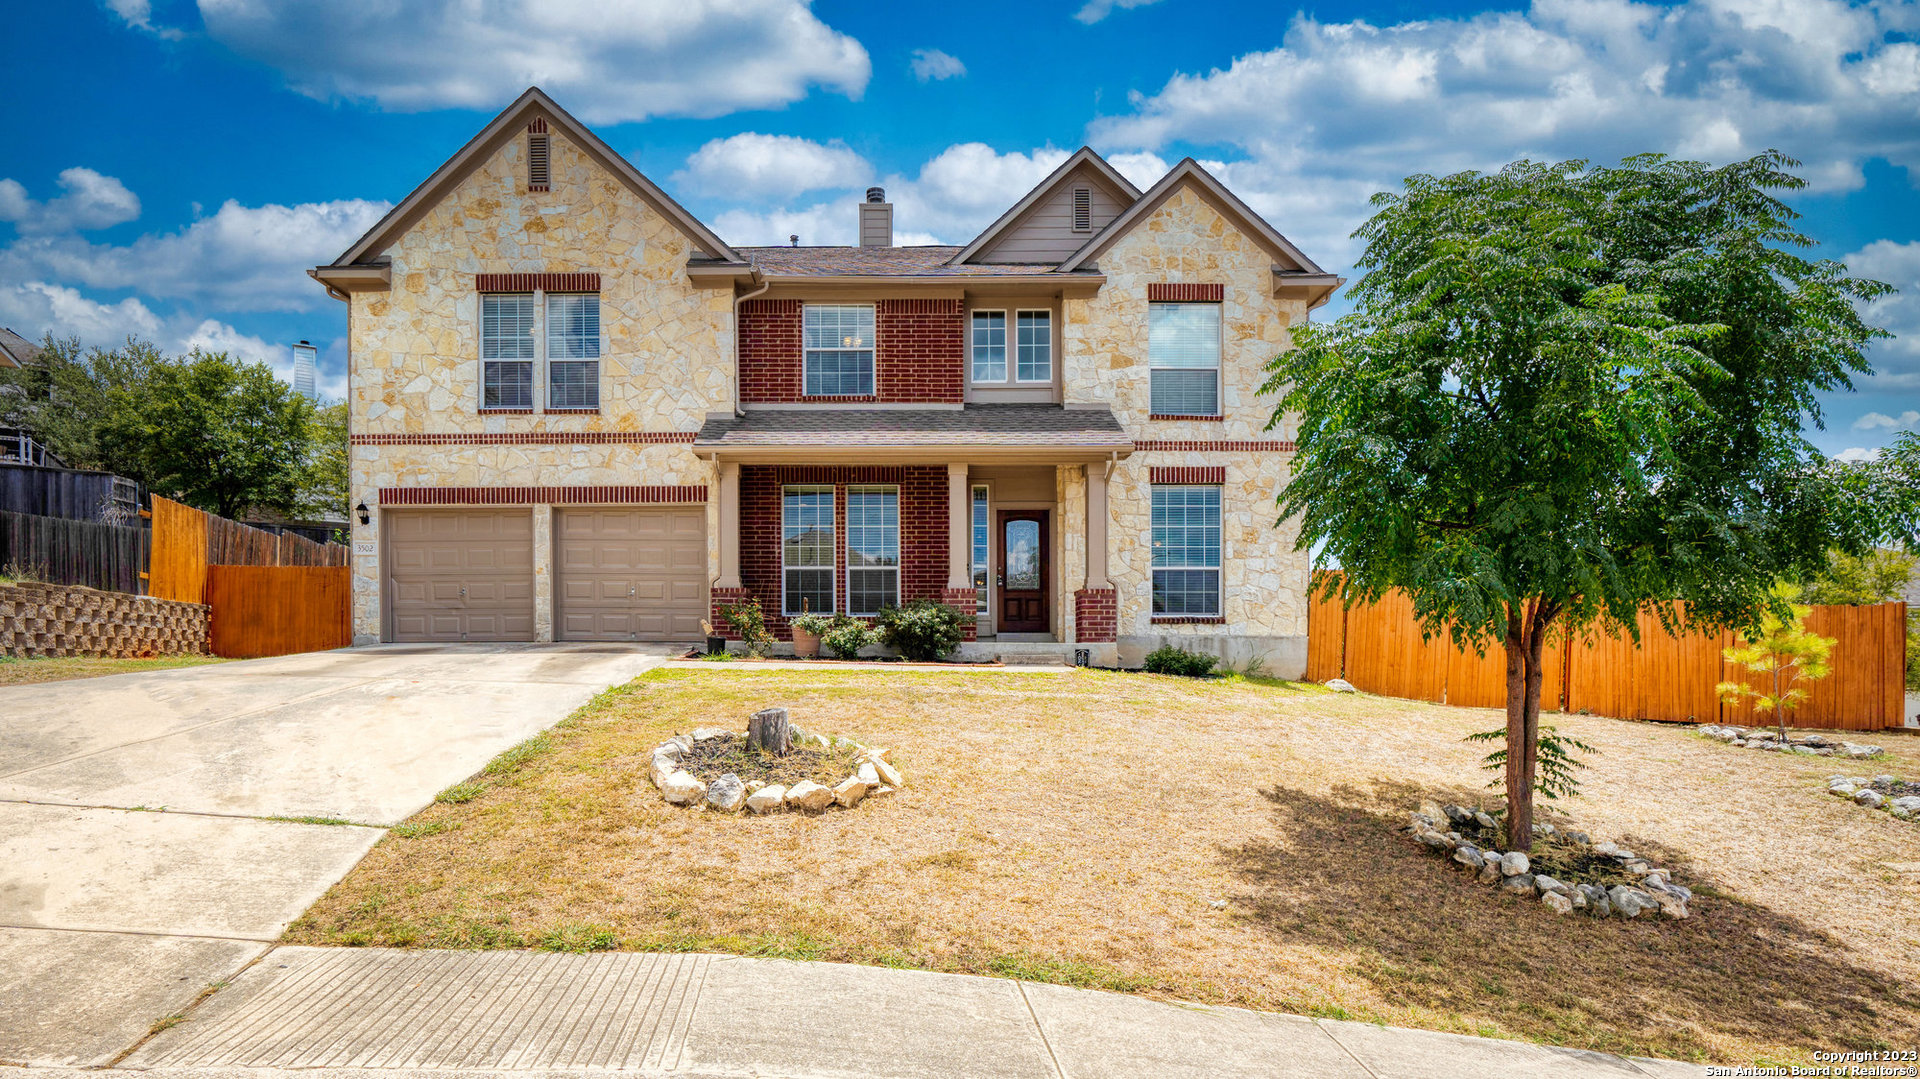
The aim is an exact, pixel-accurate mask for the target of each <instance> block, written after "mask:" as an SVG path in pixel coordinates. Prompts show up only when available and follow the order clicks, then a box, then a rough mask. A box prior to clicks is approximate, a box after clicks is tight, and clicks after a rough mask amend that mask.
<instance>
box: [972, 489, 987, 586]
mask: <svg viewBox="0 0 1920 1079" xmlns="http://www.w3.org/2000/svg"><path fill="white" fill-rule="evenodd" d="M988 534H989V529H988V526H987V488H986V485H985V484H976V485H975V486H974V488H973V593H974V610H975V611H976V612H977V613H979V614H981V615H984V614H986V613H987V543H988Z"/></svg>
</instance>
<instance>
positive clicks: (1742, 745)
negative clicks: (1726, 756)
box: [1694, 723, 1886, 761]
mask: <svg viewBox="0 0 1920 1079" xmlns="http://www.w3.org/2000/svg"><path fill="white" fill-rule="evenodd" d="M1694 733H1696V734H1702V735H1705V736H1706V737H1708V738H1712V739H1714V740H1715V741H1720V742H1725V743H1726V744H1728V745H1730V746H1733V747H1734V748H1736V749H1764V750H1771V751H1772V752H1775V753H1804V754H1807V755H1809V756H1814V757H1845V758H1847V759H1848V760H1852V761H1864V760H1869V759H1871V758H1874V757H1878V756H1879V755H1881V754H1882V753H1885V752H1886V749H1885V748H1884V747H1881V746H1871V745H1867V744H1866V743H1864V742H1849V741H1846V740H1844V739H1839V738H1829V737H1827V736H1826V735H1824V734H1805V735H1800V736H1798V737H1796V736H1794V735H1791V734H1789V735H1788V736H1787V737H1786V738H1785V739H1782V738H1781V737H1780V732H1779V731H1777V730H1775V729H1773V728H1771V727H1736V726H1733V725H1732V724H1727V723H1703V724H1701V725H1700V726H1698V727H1695V728H1694Z"/></svg>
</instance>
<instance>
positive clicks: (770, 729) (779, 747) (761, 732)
mask: <svg viewBox="0 0 1920 1079" xmlns="http://www.w3.org/2000/svg"><path fill="white" fill-rule="evenodd" d="M747 745H749V746H751V747H753V748H754V749H759V750H764V751H765V752H768V753H771V754H773V755H774V756H776V757H784V756H786V755H787V750H789V749H791V748H793V728H792V726H791V725H789V723H788V721H787V710H786V709H785V708H765V709H762V710H760V711H758V712H755V713H754V714H753V715H752V716H749V717H748V718H747Z"/></svg>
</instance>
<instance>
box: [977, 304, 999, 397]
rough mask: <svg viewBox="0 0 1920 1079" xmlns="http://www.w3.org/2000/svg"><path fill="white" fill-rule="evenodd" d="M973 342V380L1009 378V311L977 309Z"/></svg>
mask: <svg viewBox="0 0 1920 1079" xmlns="http://www.w3.org/2000/svg"><path fill="white" fill-rule="evenodd" d="M972 344H973V380H974V381H975V382H1005V381H1006V380H1007V313H1006V312H1005V311H975V312H974V313H973V342H972Z"/></svg>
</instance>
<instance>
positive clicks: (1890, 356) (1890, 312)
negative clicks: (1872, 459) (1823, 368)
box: [1840, 240, 1920, 429]
mask: <svg viewBox="0 0 1920 1079" xmlns="http://www.w3.org/2000/svg"><path fill="white" fill-rule="evenodd" d="M1840 261H1841V262H1844V263H1846V266H1847V270H1848V272H1849V273H1851V274H1852V275H1853V276H1855V277H1866V278H1871V279H1873V280H1875V281H1884V282H1886V283H1887V284H1889V285H1892V286H1893V287H1894V288H1896V289H1899V290H1900V291H1898V292H1896V293H1894V294H1892V295H1890V296H1882V297H1881V298H1879V299H1877V300H1874V301H1873V302H1871V303H1868V304H1864V305H1863V306H1862V309H1861V315H1862V317H1864V318H1865V319H1866V320H1867V322H1868V323H1869V324H1870V325H1874V326H1878V327H1880V328H1881V329H1884V330H1886V331H1887V332H1888V333H1891V334H1893V337H1892V338H1891V339H1890V340H1889V339H1882V340H1879V341H1875V342H1874V343H1873V344H1872V345H1871V346H1870V347H1869V352H1868V358H1869V359H1871V360H1872V361H1873V374H1872V375H1871V376H1869V377H1868V378H1866V379H1864V380H1856V385H1857V386H1858V387H1859V388H1860V390H1861V391H1862V392H1863V393H1867V394H1873V393H1891V392H1896V391H1908V392H1911V391H1914V390H1920V240H1916V241H1913V242H1911V243H1895V242H1893V241H1892V240H1876V241H1875V242H1873V243H1870V244H1868V245H1867V246H1865V247H1863V248H1861V249H1860V250H1858V251H1855V252H1854V253H1853V254H1851V255H1844V256H1842V257H1841V259H1840ZM1910 415H1912V413H1902V415H1901V419H1902V420H1903V421H1904V420H1905V419H1906V417H1907V416H1910ZM1866 418H1867V417H1862V419H1861V422H1865V420H1866ZM1854 426H1855V428H1856V429H1861V428H1860V426H1859V423H1856V424H1855V425H1854ZM1902 426H1912V424H1911V423H1903V424H1902Z"/></svg>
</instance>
